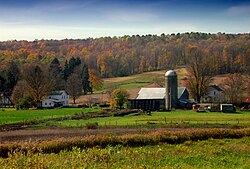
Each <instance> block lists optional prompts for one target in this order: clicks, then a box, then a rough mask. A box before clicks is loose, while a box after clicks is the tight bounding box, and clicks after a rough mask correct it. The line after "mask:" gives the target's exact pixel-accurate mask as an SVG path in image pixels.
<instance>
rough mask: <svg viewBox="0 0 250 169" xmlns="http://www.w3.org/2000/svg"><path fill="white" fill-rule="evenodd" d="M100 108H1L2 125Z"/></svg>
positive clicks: (93, 110)
mask: <svg viewBox="0 0 250 169" xmlns="http://www.w3.org/2000/svg"><path fill="white" fill-rule="evenodd" d="M99 110H100V109H99V108H85V109H82V108H61V109H43V110H16V109H11V108H3V109H0V125H1V124H10V123H19V122H24V121H29V120H39V119H50V118H57V117H65V116H71V115H73V114H75V113H81V112H83V113H87V112H95V111H99Z"/></svg>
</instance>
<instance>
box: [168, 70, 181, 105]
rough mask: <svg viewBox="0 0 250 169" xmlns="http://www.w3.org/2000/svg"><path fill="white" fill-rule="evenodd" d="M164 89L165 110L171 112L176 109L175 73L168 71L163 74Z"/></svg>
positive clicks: (176, 89)
mask: <svg viewBox="0 0 250 169" xmlns="http://www.w3.org/2000/svg"><path fill="white" fill-rule="evenodd" d="M165 87H166V96H165V99H166V110H171V109H172V108H176V107H177V100H178V82H177V74H176V72H175V71H173V70H169V71H167V72H166V73H165Z"/></svg>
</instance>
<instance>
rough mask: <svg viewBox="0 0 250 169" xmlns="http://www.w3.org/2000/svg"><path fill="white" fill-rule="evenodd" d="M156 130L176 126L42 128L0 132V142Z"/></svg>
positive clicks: (140, 132) (39, 140) (38, 140)
mask: <svg viewBox="0 0 250 169" xmlns="http://www.w3.org/2000/svg"><path fill="white" fill-rule="evenodd" d="M156 130H168V131H169V130H171V131H177V130H180V129H177V128H105V129H44V130H14V131H6V132H0V144H1V143H8V142H41V141H45V140H53V139H57V138H72V137H84V136H89V135H125V134H146V133H150V132H154V131H156Z"/></svg>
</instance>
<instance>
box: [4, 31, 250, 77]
mask: <svg viewBox="0 0 250 169" xmlns="http://www.w3.org/2000/svg"><path fill="white" fill-rule="evenodd" d="M194 46H196V47H198V48H199V49H200V51H202V55H203V58H204V59H206V60H208V61H209V64H208V65H206V66H207V67H208V68H209V69H210V70H211V71H212V72H213V73H214V74H223V73H234V72H248V73H249V67H250V34H237V35H236V34H223V33H217V34H207V33H183V34H171V35H165V34H162V35H161V36H156V35H145V36H139V35H136V36H123V37H113V38H111V37H105V38H97V39H93V38H89V39H76V40H73V39H65V40H35V41H32V42H29V41H4V42H0V66H1V69H2V68H4V66H5V65H6V63H8V62H9V61H17V62H19V63H21V64H23V63H39V64H49V63H51V61H52V60H53V59H54V58H58V59H59V61H60V63H61V64H62V65H64V64H65V62H66V60H69V59H70V58H72V57H75V58H76V57H79V58H80V59H81V60H82V61H83V62H85V63H88V65H89V68H90V69H94V70H96V71H97V72H99V73H100V75H101V77H117V76H127V75H132V74H136V73H141V72H146V71H153V70H162V69H170V68H174V67H176V66H182V65H186V63H187V61H188V59H189V51H190V50H189V48H192V47H194ZM206 63H207V62H206Z"/></svg>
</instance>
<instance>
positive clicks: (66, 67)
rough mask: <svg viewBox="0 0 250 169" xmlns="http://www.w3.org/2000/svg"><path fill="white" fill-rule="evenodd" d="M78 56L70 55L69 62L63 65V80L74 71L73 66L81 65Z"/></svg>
mask: <svg viewBox="0 0 250 169" xmlns="http://www.w3.org/2000/svg"><path fill="white" fill-rule="evenodd" d="M81 63H82V62H81V60H80V58H78V57H77V58H76V59H75V58H74V57H72V58H71V59H70V60H69V62H67V61H66V62H65V65H64V80H65V81H67V79H68V77H69V76H70V75H71V74H72V73H73V72H74V71H75V68H76V67H78V66H79V65H81Z"/></svg>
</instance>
